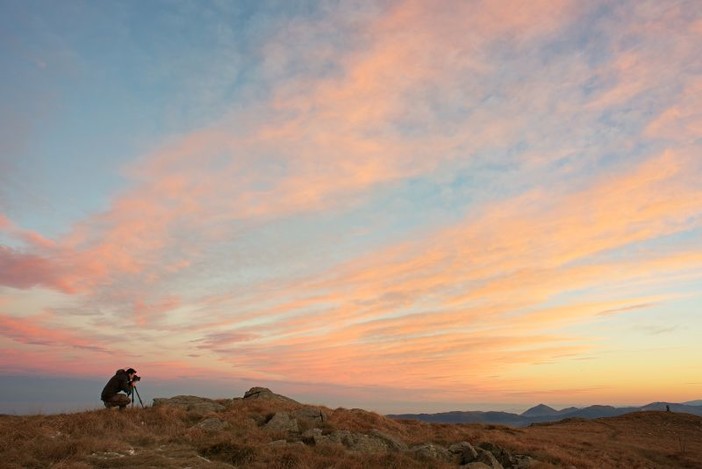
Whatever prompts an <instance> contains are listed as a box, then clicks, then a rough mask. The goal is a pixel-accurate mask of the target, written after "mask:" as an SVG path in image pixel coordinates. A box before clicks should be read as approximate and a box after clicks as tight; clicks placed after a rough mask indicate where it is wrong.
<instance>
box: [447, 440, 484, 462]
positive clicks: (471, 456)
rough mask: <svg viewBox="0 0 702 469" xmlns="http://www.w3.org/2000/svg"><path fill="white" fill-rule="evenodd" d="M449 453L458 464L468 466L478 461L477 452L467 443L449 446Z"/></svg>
mask: <svg viewBox="0 0 702 469" xmlns="http://www.w3.org/2000/svg"><path fill="white" fill-rule="evenodd" d="M449 452H450V453H451V454H452V455H453V456H454V458H455V459H456V461H457V462H458V464H468V463H471V462H474V461H476V460H477V459H478V451H476V449H475V448H474V447H473V445H471V444H470V443H468V442H467V441H462V442H460V443H455V444H453V445H451V446H449Z"/></svg>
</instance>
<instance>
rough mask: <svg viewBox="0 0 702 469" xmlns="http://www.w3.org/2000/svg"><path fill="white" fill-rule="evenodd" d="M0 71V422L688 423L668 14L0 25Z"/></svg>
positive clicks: (694, 8)
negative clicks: (663, 419)
mask: <svg viewBox="0 0 702 469" xmlns="http://www.w3.org/2000/svg"><path fill="white" fill-rule="evenodd" d="M0 70H1V71H2V73H0V383H2V386H3V388H4V389H10V391H9V392H3V393H2V395H1V396H0V404H1V405H0V411H3V412H10V413H12V412H15V413H21V412H37V411H39V412H41V411H51V410H53V409H55V408H56V406H57V405H59V402H61V403H62V404H61V405H62V406H64V407H63V408H69V407H71V406H72V408H75V407H81V406H82V407H84V408H87V407H90V406H98V405H99V404H100V402H99V393H100V390H101V388H102V385H103V384H104V382H106V381H107V379H109V377H110V376H111V375H112V374H113V373H114V371H115V370H116V369H117V368H123V367H133V368H135V369H136V370H137V371H138V373H139V375H141V376H142V378H143V380H142V382H141V389H142V394H143V395H144V396H145V397H146V398H147V399H148V398H151V397H167V395H176V394H198V395H202V396H205V397H235V396H238V397H240V396H241V395H243V393H244V392H245V391H246V390H247V389H248V388H249V387H251V386H265V387H268V388H270V389H272V390H273V391H274V392H277V393H279V394H284V395H287V396H289V397H292V398H295V399H297V400H300V401H302V402H306V403H315V404H322V405H326V406H329V407H332V408H335V407H341V406H343V407H362V408H364V409H367V410H373V411H377V412H382V413H388V412H439V411H449V410H479V409H486V408H491V409H496V410H497V409H512V408H522V409H524V408H526V407H529V406H530V405H534V404H537V403H541V402H543V403H546V404H548V405H551V406H553V407H557V408H558V407H559V406H566V405H588V404H611V405H630V404H646V403H649V402H652V401H658V400H665V401H669V402H682V401H688V400H693V399H700V398H702V342H701V341H700V339H699V338H700V337H701V336H702V314H701V313H702V312H701V309H702V158H701V157H702V154H701V150H702V3H700V2H699V1H697V0H689V1H673V0H653V1H646V0H643V1H634V0H632V1H617V2H611V1H590V2H579V1H575V0H573V1H571V0H534V1H529V2H519V1H503V0H483V1H480V0H466V1H458V0H456V1H445V2H435V1H412V0H407V1H371V0H368V1H324V0H322V1H303V0H299V1H214V0H213V1H185V0H183V1H180V0H168V1H160V0H152V1H149V2H143V1H129V0H125V1H120V2H112V1H107V0H92V1H80V0H66V1H62V2H53V1H48V0H43V1H36V0H0ZM73 384H74V385H73ZM72 388H73V390H71V389H72ZM158 393H161V394H158ZM164 394H166V396H164ZM69 401H70V402H69Z"/></svg>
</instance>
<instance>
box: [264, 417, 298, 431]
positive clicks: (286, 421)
mask: <svg viewBox="0 0 702 469" xmlns="http://www.w3.org/2000/svg"><path fill="white" fill-rule="evenodd" d="M263 428H264V429H266V430H268V431H284V432H293V433H297V432H299V431H300V429H299V427H298V425H297V420H296V419H294V418H292V417H290V414H288V413H287V412H276V413H275V414H274V415H273V417H272V418H271V419H270V420H269V421H268V422H266V424H265V425H264V426H263Z"/></svg>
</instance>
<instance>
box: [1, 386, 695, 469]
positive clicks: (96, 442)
mask: <svg viewBox="0 0 702 469" xmlns="http://www.w3.org/2000/svg"><path fill="white" fill-rule="evenodd" d="M299 407H300V406H299V405H297V404H294V403H288V402H276V401H265V400H251V401H245V400H239V401H234V402H231V403H229V406H228V407H227V409H226V410H224V411H222V412H218V413H216V414H209V415H202V414H197V413H189V412H186V411H184V410H179V409H176V408H172V407H156V408H146V409H127V410H126V411H124V412H119V411H116V410H107V409H106V410H99V411H92V412H82V413H75V414H62V415H48V416H44V415H36V416H24V417H18V416H0V435H2V436H0V458H1V459H0V461H2V467H6V468H91V467H98V468H101V467H105V468H108V467H109V468H119V467H123V468H145V467H192V468H205V467H206V468H213V469H215V468H223V467H251V468H274V469H275V468H279V469H293V468H320V469H322V468H339V469H341V468H344V469H362V468H403V469H404V468H428V467H434V468H437V469H440V468H444V467H455V466H452V465H451V464H448V463H444V462H439V461H434V460H426V459H424V460H423V459H420V458H418V457H416V456H413V455H412V454H411V453H409V452H394V453H393V452H389V453H384V454H383V453H381V454H362V453H356V452H353V451H349V450H347V449H346V448H345V447H343V446H341V445H324V446H307V445H305V444H303V443H301V442H300V441H296V440H295V438H293V437H292V436H291V435H289V434H287V433H284V432H282V431H281V432H270V431H266V430H265V429H263V428H262V425H263V423H265V422H266V421H267V420H268V419H269V418H270V417H271V416H272V415H273V414H274V413H275V412H280V411H293V410H295V409H296V408H299ZM324 410H325V412H326V413H327V415H328V416H329V419H328V420H327V421H326V422H324V423H322V424H321V425H319V428H320V429H321V430H322V432H323V433H325V434H328V433H331V432H333V431H337V430H347V431H351V432H357V433H365V434H367V433H369V432H371V431H372V430H376V431H380V432H383V433H385V434H387V435H390V436H392V437H393V438H395V439H396V440H398V441H402V442H404V443H406V444H407V445H409V446H413V445H418V444H422V443H427V442H431V443H434V444H440V445H444V446H448V445H451V444H453V443H457V442H460V441H468V442H470V443H472V444H474V445H478V444H480V443H492V444H495V445H498V446H500V447H502V448H505V449H507V450H509V451H512V452H514V453H517V454H528V455H530V456H532V457H534V458H535V459H537V460H539V461H540V463H539V464H538V465H537V467H545V468H547V467H568V466H575V467H577V468H607V467H626V468H637V467H640V468H658V467H660V468H669V467H670V468H674V467H681V468H696V467H702V463H701V462H702V418H700V417H696V416H692V415H687V414H676V413H666V412H642V413H636V414H629V415H625V416H622V417H616V418H610V419H599V420H595V421H586V420H569V421H564V422H560V423H555V424H544V425H538V426H532V427H529V428H522V429H514V428H508V427H500V426H484V425H437V424H428V423H424V422H418V421H396V420H390V419H387V418H385V417H383V416H381V415H378V414H375V413H372V412H366V411H361V410H347V409H336V410H330V409H324ZM212 416H216V417H217V418H219V419H221V420H223V421H225V422H227V423H228V424H229V425H228V426H227V428H225V429H224V430H220V431H216V432H212V431H207V430H204V429H202V428H201V427H199V426H197V424H198V423H199V422H201V421H202V420H203V419H204V418H207V417H212ZM304 429H305V428H303V429H302V430H304ZM280 440H287V442H283V441H280ZM274 442H275V443H274Z"/></svg>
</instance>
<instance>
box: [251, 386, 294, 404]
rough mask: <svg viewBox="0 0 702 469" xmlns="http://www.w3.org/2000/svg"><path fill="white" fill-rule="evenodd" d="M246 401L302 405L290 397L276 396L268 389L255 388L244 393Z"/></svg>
mask: <svg viewBox="0 0 702 469" xmlns="http://www.w3.org/2000/svg"><path fill="white" fill-rule="evenodd" d="M244 399H267V400H275V401H283V402H290V403H293V404H300V403H299V402H297V401H296V400H293V399H290V398H289V397H285V396H281V395H280V394H276V393H274V392H273V391H271V390H270V389H268V388H260V387H254V388H251V389H249V390H248V391H246V392H245V393H244Z"/></svg>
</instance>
